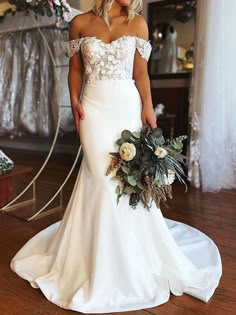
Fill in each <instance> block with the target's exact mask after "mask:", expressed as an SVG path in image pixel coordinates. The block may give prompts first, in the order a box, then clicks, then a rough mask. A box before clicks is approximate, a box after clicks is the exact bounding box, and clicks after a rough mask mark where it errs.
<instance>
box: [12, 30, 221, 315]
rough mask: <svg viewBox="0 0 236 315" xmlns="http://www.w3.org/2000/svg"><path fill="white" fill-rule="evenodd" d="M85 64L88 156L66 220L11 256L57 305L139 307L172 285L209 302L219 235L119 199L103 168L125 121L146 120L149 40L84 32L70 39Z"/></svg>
mask: <svg viewBox="0 0 236 315" xmlns="http://www.w3.org/2000/svg"><path fill="white" fill-rule="evenodd" d="M75 53H81V54H82V57H83V61H84V65H85V81H86V82H85V86H84V89H83V95H82V106H83V109H84V113H85V119H84V120H82V121H81V125H80V139H81V144H82V148H83V160H82V163H81V167H80V170H79V172H78V176H77V179H76V182H75V185H74V188H73V192H72V194H71V197H70V200H69V203H68V205H67V208H66V211H65V214H64V216H63V218H62V220H61V221H59V222H56V223H54V224H52V225H50V226H49V227H47V228H46V229H44V230H42V231H41V232H39V233H38V234H36V235H35V236H34V237H33V238H31V239H30V240H29V241H28V242H27V243H26V244H25V245H24V246H23V247H22V248H21V249H20V250H19V251H18V253H17V254H16V255H15V257H14V258H13V259H12V261H11V268H12V270H13V271H15V272H16V273H17V274H18V275H19V276H20V277H22V278H23V279H26V280H28V281H29V282H30V284H31V286H32V287H34V288H40V290H41V291H42V292H43V294H44V295H45V297H46V298H47V299H48V300H50V301H51V302H53V303H55V304H57V305H58V306H60V307H62V308H65V309H70V310H75V311H79V312H83V313H110V312H119V311H129V310H138V309H143V308H149V307H154V306H157V305H160V304H162V303H165V302H167V301H168V299H169V297H170V293H173V294H175V295H182V294H183V293H187V294H190V295H192V296H194V297H196V298H198V299H200V300H202V301H205V302H207V301H208V300H209V299H210V297H211V296H212V295H213V293H214V291H215V288H216V287H217V285H218V283H219V279H220V277H221V258H220V254H219V251H218V248H217V246H216V245H215V243H214V242H213V241H212V240H211V239H210V238H209V237H208V236H206V235H205V234H203V233H202V232H200V231H199V230H197V229H194V228H192V227H191V226H189V225H186V224H183V223H181V222H176V221H173V220H169V219H165V218H164V217H163V216H162V213H161V210H160V209H158V208H157V207H156V206H155V204H153V206H152V208H151V209H150V211H147V210H146V209H144V208H143V206H142V205H141V204H140V205H139V206H138V207H137V209H136V210H134V209H132V208H131V207H130V206H129V203H128V197H127V198H126V197H123V198H121V200H120V202H119V204H118V205H117V204H116V194H115V186H116V183H115V182H114V181H112V180H111V179H110V178H109V177H108V176H105V172H106V169H107V166H108V164H109V161H110V155H109V152H111V151H115V150H116V144H115V140H116V139H117V138H118V136H119V135H120V132H121V131H122V130H123V129H125V128H126V129H130V130H133V131H135V130H137V131H138V130H139V128H140V127H141V126H142V122H141V109H142V102H141V98H140V95H139V92H138V89H137V88H136V85H135V82H134V80H133V65H134V58H135V55H136V54H140V55H141V57H142V58H143V59H145V60H146V61H147V60H148V58H149V56H150V53H151V45H150V43H149V42H148V41H146V40H144V39H141V38H138V37H136V36H123V37H120V38H118V39H116V40H114V41H112V42H111V43H104V42H103V41H102V40H100V39H98V38H96V37H83V38H81V39H78V40H72V41H70V43H69V55H70V57H71V56H73V55H74V54H75Z"/></svg>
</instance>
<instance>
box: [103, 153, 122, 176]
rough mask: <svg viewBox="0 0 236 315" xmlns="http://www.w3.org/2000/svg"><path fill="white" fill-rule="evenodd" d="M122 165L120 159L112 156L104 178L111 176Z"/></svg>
mask: <svg viewBox="0 0 236 315" xmlns="http://www.w3.org/2000/svg"><path fill="white" fill-rule="evenodd" d="M121 165H122V159H121V158H118V157H115V156H112V158H111V162H110V164H109V165H108V168H107V171H106V176H108V175H109V174H111V173H112V172H113V171H114V170H118V169H119V168H120V167H121Z"/></svg>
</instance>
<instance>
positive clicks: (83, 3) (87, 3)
mask: <svg viewBox="0 0 236 315" xmlns="http://www.w3.org/2000/svg"><path fill="white" fill-rule="evenodd" d="M72 1H73V0H72ZM74 1H76V0H74ZM77 1H78V0H77ZM158 1H160V0H143V11H142V15H143V17H144V18H145V19H146V21H147V6H148V3H150V2H158ZM92 3H93V0H79V9H80V10H81V11H83V12H86V11H89V10H90V9H91V7H92Z"/></svg>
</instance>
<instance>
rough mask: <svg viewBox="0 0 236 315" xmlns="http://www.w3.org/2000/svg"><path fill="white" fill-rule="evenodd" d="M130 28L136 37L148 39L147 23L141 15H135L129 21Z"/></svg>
mask: <svg viewBox="0 0 236 315" xmlns="http://www.w3.org/2000/svg"><path fill="white" fill-rule="evenodd" d="M130 26H131V28H132V29H133V30H134V31H135V32H136V35H137V36H139V37H142V38H144V39H148V26H147V22H146V20H145V19H144V17H142V16H141V15H138V14H137V15H135V16H134V17H133V19H132V20H131V25H130Z"/></svg>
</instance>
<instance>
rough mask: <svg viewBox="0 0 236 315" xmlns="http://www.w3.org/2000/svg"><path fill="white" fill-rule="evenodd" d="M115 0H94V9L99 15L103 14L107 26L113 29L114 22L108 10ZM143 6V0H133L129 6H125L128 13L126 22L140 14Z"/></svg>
mask: <svg viewBox="0 0 236 315" xmlns="http://www.w3.org/2000/svg"><path fill="white" fill-rule="evenodd" d="M113 2H114V0H93V7H92V11H93V12H94V13H95V14H96V15H97V16H101V17H102V18H103V19H104V21H105V23H106V25H107V27H108V28H109V29H110V30H111V29H112V23H111V20H110V18H109V15H108V11H109V10H110V8H111V7H112V4H113ZM142 7H143V1H142V0H131V1H130V5H129V6H128V7H124V8H123V10H124V12H125V13H126V15H127V19H126V22H127V23H128V22H129V21H130V20H132V18H133V17H134V16H135V15H136V14H138V13H139V12H140V11H141V10H142Z"/></svg>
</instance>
